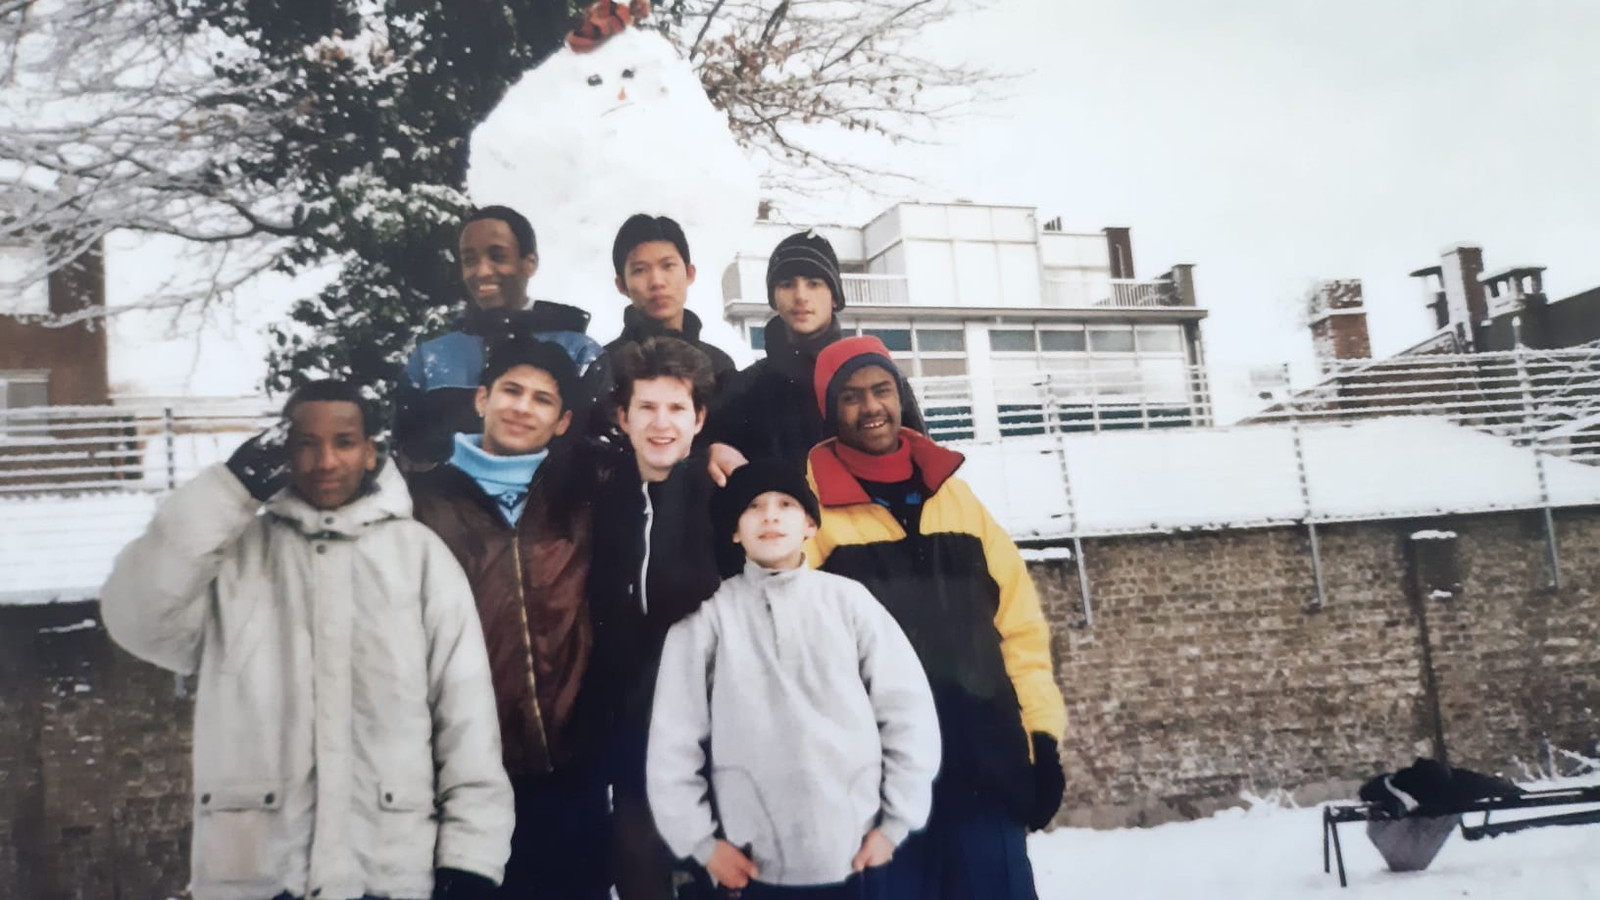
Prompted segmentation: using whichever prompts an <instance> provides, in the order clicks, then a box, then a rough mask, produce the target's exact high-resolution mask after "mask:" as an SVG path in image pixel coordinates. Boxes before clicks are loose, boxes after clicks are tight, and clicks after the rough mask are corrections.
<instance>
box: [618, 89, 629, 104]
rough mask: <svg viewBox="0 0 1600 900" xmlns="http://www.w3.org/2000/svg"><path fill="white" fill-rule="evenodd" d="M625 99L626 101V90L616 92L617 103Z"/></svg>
mask: <svg viewBox="0 0 1600 900" xmlns="http://www.w3.org/2000/svg"><path fill="white" fill-rule="evenodd" d="M626 99H628V89H627V88H626V87H623V88H622V89H621V90H619V91H617V102H619V103H620V102H622V101H624V100H626Z"/></svg>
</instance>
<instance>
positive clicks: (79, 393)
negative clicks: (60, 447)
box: [0, 245, 109, 406]
mask: <svg viewBox="0 0 1600 900" xmlns="http://www.w3.org/2000/svg"><path fill="white" fill-rule="evenodd" d="M49 291H50V312H51V313H52V314H54V315H58V316H64V315H70V314H72V313H76V312H80V311H82V310H84V309H88V308H90V307H96V306H105V302H106V284H105V262H104V260H103V259H102V250H101V248H100V247H99V245H96V246H95V247H93V248H91V249H89V250H88V251H86V252H85V253H84V254H83V255H82V256H80V257H78V258H77V259H75V260H73V261H72V262H71V263H69V264H67V265H65V266H63V267H62V268H60V269H58V270H57V271H55V272H52V273H51V274H50V284H49ZM106 352H107V351H106V326H105V322H104V321H103V320H102V319H100V318H91V319H87V320H84V321H81V322H76V323H73V324H71V325H65V326H61V327H53V326H47V325H45V324H43V323H42V322H40V321H38V320H36V319H18V318H13V317H11V316H0V370H4V369H11V370H30V369H44V370H48V371H49V372H50V403H51V404H52V405H55V406H67V405H88V404H97V403H105V402H106V401H107V397H108V396H109V393H108V391H109V388H108V384H107V370H106V365H107V362H106Z"/></svg>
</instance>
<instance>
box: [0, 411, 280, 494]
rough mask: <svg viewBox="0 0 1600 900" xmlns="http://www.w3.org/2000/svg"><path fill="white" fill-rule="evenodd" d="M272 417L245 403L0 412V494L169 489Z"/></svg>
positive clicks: (224, 452)
mask: <svg viewBox="0 0 1600 900" xmlns="http://www.w3.org/2000/svg"><path fill="white" fill-rule="evenodd" d="M274 415H275V413H274V411H272V410H270V409H268V404H267V403H266V402H265V401H263V400H251V399H246V400H234V399H226V400H216V401H208V400H198V399H197V400H186V401H183V405H181V406H176V405H164V406H149V405H126V406H39V407H29V408H23V409H10V410H0V497H8V496H26V495H33V494H61V493H73V492H80V491H105V490H121V491H147V492H148V491H158V492H159V491H167V490H171V489H172V487H173V486H175V485H176V484H177V482H179V481H182V480H184V479H186V478H188V477H190V476H192V475H193V474H194V473H195V472H197V471H199V470H200V469H201V468H203V467H204V466H205V465H207V464H209V463H211V462H215V461H216V460H218V459H222V458H226V456H227V454H228V453H229V452H232V450H233V448H234V447H236V446H238V444H239V443H240V441H242V440H243V439H244V438H245V437H247V436H249V435H250V434H253V433H255V432H256V431H259V430H260V429H261V428H262V427H264V426H265V424H266V423H267V422H269V421H271V419H272V417H273V416H274Z"/></svg>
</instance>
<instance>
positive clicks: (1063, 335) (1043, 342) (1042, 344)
mask: <svg viewBox="0 0 1600 900" xmlns="http://www.w3.org/2000/svg"><path fill="white" fill-rule="evenodd" d="M1087 346H1088V345H1087V343H1086V342H1085V341H1084V337H1083V331H1082V330H1081V329H1074V330H1072V331H1062V330H1061V329H1058V328H1041V329H1039V349H1041V350H1043V351H1044V352H1046V353H1082V352H1083V351H1084V350H1085V349H1087Z"/></svg>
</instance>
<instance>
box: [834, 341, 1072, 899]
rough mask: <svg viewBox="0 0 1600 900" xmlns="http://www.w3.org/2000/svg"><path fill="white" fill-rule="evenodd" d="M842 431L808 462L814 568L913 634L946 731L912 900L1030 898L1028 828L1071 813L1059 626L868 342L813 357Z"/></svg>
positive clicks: (907, 850) (911, 865) (913, 866)
mask: <svg viewBox="0 0 1600 900" xmlns="http://www.w3.org/2000/svg"><path fill="white" fill-rule="evenodd" d="M813 387H814V389H815V391H816V394H815V397H816V403H817V409H818V411H819V412H821V413H822V417H823V422H824V426H825V427H826V428H827V430H828V431H830V432H831V433H832V434H833V437H832V438H830V439H828V440H826V441H823V442H822V443H820V444H818V445H817V446H816V447H814V448H812V450H811V453H810V457H809V461H808V466H809V470H808V471H809V475H810V480H811V483H812V484H813V485H815V486H816V488H817V497H818V499H819V501H820V503H821V509H822V515H821V520H820V522H819V526H820V527H819V528H818V530H817V535H816V538H815V540H814V541H813V542H812V543H811V544H810V545H809V547H808V552H809V553H810V554H811V561H812V563H813V564H815V565H816V566H817V567H818V568H819V569H822V570H823V571H825V572H834V573H837V574H840V575H844V576H847V577H849V578H854V579H857V580H859V581H860V582H861V583H862V584H863V585H865V586H866V587H867V589H868V590H870V591H871V592H872V595H873V596H874V597H876V598H877V599H878V601H879V602H880V603H882V604H883V606H884V608H885V609H887V610H888V611H889V613H890V614H891V615H893V616H894V618H895V621H897V622H899V623H900V625H901V626H902V627H904V628H905V631H906V634H908V635H910V636H911V640H912V645H913V646H914V647H915V648H916V652H917V656H918V658H919V659H920V660H921V661H922V665H923V667H924V669H925V670H926V671H927V675H928V681H929V682H930V683H931V684H932V686H933V696H934V700H935V702H936V703H937V704H938V709H939V727H940V730H941V734H942V735H943V737H944V767H943V769H941V771H940V772H939V779H938V781H937V782H936V783H935V784H934V801H933V812H932V813H931V814H930V816H929V819H928V827H927V829H926V831H924V832H923V833H921V834H919V835H916V836H915V837H913V838H912V839H911V841H909V842H907V845H906V846H905V847H903V848H902V849H901V854H900V861H899V864H898V865H899V866H900V869H899V874H901V875H904V876H906V877H908V878H917V879H919V880H920V881H921V885H922V886H921V887H920V888H918V889H917V892H916V893H915V896H919V897H920V896H926V897H934V898H940V900H979V898H982V900H1033V896H1034V889H1033V869H1032V867H1031V865H1030V864H1029V862H1028V856H1027V842H1026V839H1027V830H1028V829H1030V828H1032V829H1039V828H1043V827H1045V826H1046V825H1048V824H1049V823H1050V821H1051V820H1052V819H1053V818H1054V817H1055V814H1056V811H1057V810H1058V809H1059V808H1060V806H1061V798H1062V791H1063V788H1064V785H1063V775H1062V771H1061V758H1060V750H1059V742H1060V740H1061V736H1062V734H1063V732H1064V731H1065V730H1066V708H1065V704H1064V703H1063V702H1062V699H1061V691H1060V689H1059V688H1058V687H1057V686H1056V683H1055V677H1054V668H1053V666H1052V665H1051V661H1050V627H1049V624H1048V623H1047V622H1046V620H1045V617H1044V613H1043V611H1042V610H1041V609H1040V606H1039V595H1038V592H1037V591H1036V590H1035V589H1034V585H1033V581H1032V579H1031V578H1030V577H1029V575H1028V570H1027V567H1026V565H1025V564H1024V563H1023V561H1022V556H1021V554H1019V553H1018V552H1017V547H1016V545H1015V544H1013V543H1012V541H1011V538H1010V536H1009V535H1007V534H1006V532H1005V530H1004V529H1002V528H1001V527H1000V526H999V525H998V524H997V523H996V522H995V520H994V517H993V516H991V515H990V514H989V511H988V510H987V509H985V508H984V506H983V504H982V502H980V501H979V499H978V497H977V495H976V494H974V493H973V492H972V489H971V488H970V487H968V486H967V485H966V483H965V482H964V481H962V480H961V479H960V478H957V477H956V476H955V473H956V470H957V469H958V468H959V467H960V466H961V464H962V462H963V461H964V460H963V457H962V456H961V454H960V453H957V452H955V451H954V450H950V449H947V448H945V447H943V446H941V445H939V444H937V443H935V442H934V441H932V440H930V439H928V438H927V437H924V436H923V435H922V434H920V433H919V432H918V431H916V430H914V429H913V428H911V427H907V419H908V412H909V410H910V408H911V407H910V400H911V396H912V395H911V389H910V386H909V385H908V384H907V383H906V379H905V376H904V375H902V374H901V372H900V369H899V368H898V367H897V366H896V365H895V364H894V361H893V360H892V359H891V358H890V356H889V350H888V348H886V347H885V346H884V345H883V342H882V341H879V340H878V339H877V338H874V337H853V338H845V339H844V340H841V341H838V342H837V343H834V344H832V345H831V346H829V347H828V348H826V349H825V350H823V351H822V353H821V354H819V355H818V357H817V366H816V374H815V378H814V381H813Z"/></svg>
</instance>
